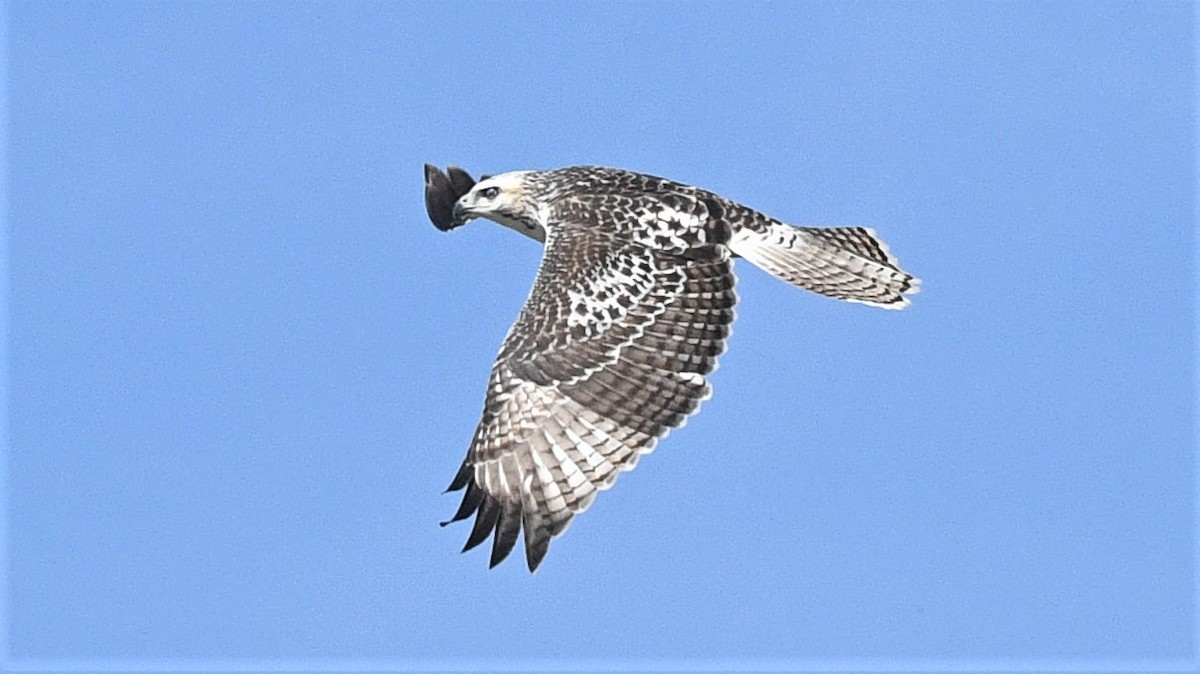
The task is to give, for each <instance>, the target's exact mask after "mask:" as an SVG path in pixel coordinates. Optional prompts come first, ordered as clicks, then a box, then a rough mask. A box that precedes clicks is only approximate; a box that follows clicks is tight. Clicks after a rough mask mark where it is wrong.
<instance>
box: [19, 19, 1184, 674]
mask: <svg viewBox="0 0 1200 674" xmlns="http://www.w3.org/2000/svg"><path fill="white" fill-rule="evenodd" d="M6 11H7V21H6V24H7V29H6V30H7V48H6V54H7V87H6V94H7V95H6V99H5V100H6V101H7V110H6V114H7V118H8V126H7V132H8V135H7V141H6V142H7V151H6V153H5V154H6V156H7V171H8V182H7V187H8V194H7V200H8V210H7V217H6V225H7V226H6V228H5V229H6V241H7V253H8V254H7V258H8V260H7V264H8V271H9V273H8V277H7V278H8V279H9V288H8V297H7V299H8V307H7V309H8V311H7V318H8V331H7V335H8V343H7V350H6V356H7V359H8V363H9V369H8V372H9V377H8V388H7V395H8V404H9V416H8V443H7V445H8V453H7V461H6V463H5V472H6V475H5V478H6V480H7V489H8V492H7V499H8V500H7V503H6V515H7V540H6V543H7V545H6V550H5V552H6V567H5V570H6V572H7V574H8V583H7V589H6V591H7V597H6V598H5V599H6V601H5V602H4V604H5V608H6V616H5V617H6V620H7V625H6V627H7V630H6V635H7V649H8V651H7V652H8V657H9V658H11V660H12V666H14V667H17V666H28V667H35V666H39V665H38V664H37V663H46V662H52V663H53V662H57V663H60V664H61V665H62V667H64V668H69V667H77V668H79V667H82V668H86V667H87V666H90V665H88V664H87V663H97V662H100V663H109V665H110V666H114V665H113V663H118V664H117V665H115V666H117V667H118V668H119V667H120V663H127V664H129V665H130V666H134V665H137V664H138V663H142V666H149V665H145V663H155V662H159V663H163V662H166V663H168V664H169V663H170V662H180V661H186V662H191V663H193V665H194V667H195V668H198V669H204V668H206V667H208V666H210V665H208V664H205V663H212V662H216V661H223V662H226V663H228V662H230V661H237V662H251V663H258V665H259V666H262V665H264V664H265V663H269V662H278V661H285V662H292V663H300V664H297V665H296V666H297V668H303V666H302V665H303V663H304V662H306V661H309V660H310V659H314V658H315V659H320V660H322V661H326V662H335V663H336V662H350V661H355V662H360V663H362V662H367V663H396V666H401V665H402V664H403V663H405V662H408V663H410V664H411V663H413V662H425V663H426V666H431V665H429V663H443V664H444V665H445V666H455V663H458V666H462V663H464V662H467V663H477V664H479V663H483V664H490V665H494V666H501V667H517V666H528V663H529V662H537V661H541V662H551V663H557V664H556V665H554V666H561V665H563V664H565V663H570V662H580V661H586V662H592V663H594V664H595V665H596V666H601V667H620V666H633V665H632V664H631V663H633V664H636V663H642V664H646V663H659V664H660V665H661V664H662V663H669V662H676V663H681V662H682V663H683V664H687V663H689V662H690V663H692V664H693V665H695V664H696V663H705V662H707V663H726V664H730V663H735V662H742V663H745V662H759V663H767V664H771V666H776V667H784V668H786V667H788V666H793V665H794V666H796V667H810V668H812V667H817V665H813V664H811V663H814V662H816V663H831V664H829V666H846V665H845V664H844V663H847V662H849V663H852V664H853V663H855V662H857V663H860V664H862V663H867V664H869V663H872V662H874V663H880V662H883V663H887V662H894V663H900V664H898V665H896V666H898V667H900V666H907V667H909V668H910V669H911V668H913V667H921V666H925V665H921V664H920V663H927V666H929V667H931V668H932V667H937V666H947V665H945V664H944V663H947V662H949V663H955V662H957V663H960V664H962V663H970V662H975V663H980V662H982V663H985V664H984V665H978V666H985V667H986V666H988V665H986V663H988V662H993V663H994V662H1010V663H1018V664H1019V663H1022V662H1025V663H1028V662H1035V663H1036V662H1043V663H1045V662H1059V663H1068V665H1069V663H1075V662H1090V663H1092V665H1091V667H1092V668H1093V669H1097V668H1099V669H1104V668H1106V667H1108V666H1109V665H1106V664H1105V663H1116V664H1113V665H1112V666H1113V667H1114V668H1115V667H1119V666H1124V667H1127V668H1128V667H1142V668H1150V669H1155V668H1158V667H1159V666H1168V665H1171V664H1175V665H1178V664H1179V663H1181V662H1184V663H1186V662H1187V661H1189V659H1191V658H1192V657H1193V655H1194V653H1195V649H1196V641H1195V638H1196V636H1195V635H1196V621H1195V615H1196V592H1195V588H1196V583H1195V573H1194V567H1195V561H1196V560H1195V541H1196V539H1197V531H1196V528H1195V524H1194V514H1195V512H1196V500H1195V486H1196V471H1195V466H1196V461H1195V454H1194V450H1195V444H1196V443H1195V440H1196V434H1195V426H1194V416H1195V412H1196V397H1195V382H1196V379H1195V369H1194V368H1195V353H1196V343H1195V326H1196V322H1195V313H1194V311H1195V298H1196V286H1195V277H1194V265H1195V262H1196V254H1195V224H1196V223H1195V201H1194V191H1195V184H1196V176H1195V171H1194V163H1193V162H1194V152H1195V145H1194V135H1193V134H1194V132H1193V127H1192V118H1191V115H1192V110H1193V106H1194V103H1195V82H1194V79H1193V76H1192V71H1193V62H1194V59H1195V32H1194V23H1195V16H1194V9H1193V8H1191V7H1189V6H1187V5H1184V4H1180V3H1168V2H1159V3H1119V4H1118V3H1036V4H1022V3H917V4H900V3H897V4H891V3H887V4H884V3H866V4H863V3H840V4H831V3H772V4H757V5H752V4H733V3H728V4H715V3H714V4H705V3H697V4H682V3H637V4H627V5H610V4H598V3H592V4H582V5H567V4H565V3H563V4H558V3H554V4H543V3H523V4H513V5H509V4H483V5H480V6H474V7H469V6H460V7H453V6H448V5H441V4H436V5H435V4H432V3H430V4H427V5H416V4H412V5H409V4H402V3H345V4H338V3H271V2H252V3H251V2H242V3H152V2H135V3H122V2H108V3H87V2H60V3H41V2H17V3H11V4H9V5H8V7H7V10H6ZM424 162H434V163H437V164H440V165H445V164H448V163H453V164H458V165H460V166H463V167H465V168H466V169H468V170H469V171H472V172H473V173H475V174H476V175H478V174H479V173H497V172H502V171H505V170H512V169H519V168H552V167H557V166H564V165H570V164H579V163H591V164H603V165H613V166H620V167H625V168H631V169H636V170H642V171H646V172H651V173H656V174H660V175H665V176H668V177H672V178H675V179H678V180H681V181H685V182H690V183H694V184H698V185H702V186H704V187H707V188H709V189H712V190H714V191H717V192H720V193H722V194H724V195H727V196H729V197H730V198H733V199H736V200H738V201H741V202H743V203H746V204H748V205H751V206H753V207H756V208H758V209H760V210H763V211H765V212H767V213H770V214H772V215H775V216H777V217H779V218H781V219H783V220H786V221H788V222H792V223H795V224H806V225H819V224H829V225H846V224H858V225H868V226H872V227H875V228H877V229H878V230H879V232H880V233H881V235H882V236H883V237H884V238H885V240H887V241H888V242H889V243H890V244H891V246H892V249H893V251H894V252H895V253H896V254H897V255H898V256H899V258H900V260H901V261H902V262H903V263H904V265H905V267H906V268H908V269H910V270H911V271H913V272H914V273H916V274H918V275H919V276H921V277H922V278H923V279H924V282H925V289H924V291H923V292H922V294H921V295H919V296H917V297H916V301H915V304H914V306H913V307H912V308H911V310H909V311H907V312H903V313H894V312H885V311H879V310H875V309H871V308H868V307H864V306H860V305H852V304H844V303H839V302H834V301H831V300H828V299H824V298H821V297H817V296H812V295H808V294H805V293H803V292H801V291H798V290H796V289H794V288H791V287H789V286H786V285H784V284H782V283H779V282H777V281H775V280H773V279H771V278H770V277H768V276H766V275H765V274H764V273H761V272H759V271H758V270H756V269H753V268H751V267H749V266H745V265H742V266H740V267H739V275H740V282H739V292H740V294H741V297H742V302H741V304H740V305H739V318H738V322H737V324H736V326H735V330H734V335H733V338H732V341H731V345H730V351H729V352H728V354H727V355H726V356H725V357H724V358H723V360H722V364H721V369H720V371H719V372H717V373H716V374H715V375H714V376H713V378H712V381H713V383H714V386H715V389H716V393H715V396H714V397H713V399H712V400H710V401H709V402H708V403H706V405H705V408H704V411H703V413H702V414H700V415H699V416H697V417H695V418H693V419H692V421H691V422H690V423H689V424H688V426H687V427H686V428H685V429H683V430H681V431H678V432H676V433H673V434H672V435H671V437H670V438H669V439H668V440H667V441H666V442H665V443H663V444H662V445H661V446H660V448H659V449H658V450H657V451H656V452H655V453H654V454H653V455H651V456H650V457H647V458H646V459H644V460H643V461H642V463H641V464H640V465H639V467H638V469H637V470H636V471H634V472H632V473H629V474H627V475H625V476H624V477H622V479H621V481H620V483H619V484H618V486H617V487H616V488H615V489H614V490H613V491H611V492H608V493H605V494H604V495H602V497H601V498H599V499H598V500H597V502H596V505H595V506H593V508H592V509H591V510H589V511H588V512H587V513H586V514H584V515H582V516H581V517H579V518H578V519H577V521H576V522H575V523H574V524H573V525H572V527H571V530H570V532H569V533H568V534H567V535H566V536H564V537H563V538H561V539H558V540H556V541H555V543H554V544H553V546H552V547H551V550H550V554H549V556H548V557H547V559H546V561H545V563H544V564H543V566H542V568H541V569H540V570H539V572H538V573H537V574H536V575H533V576H530V575H529V574H528V573H527V572H526V570H525V569H524V567H523V565H522V564H521V560H519V559H517V558H514V559H512V560H510V561H509V562H507V563H505V564H504V565H502V566H501V567H498V568H497V569H495V570H492V571H488V570H487V559H486V552H476V553H474V554H467V555H459V554H458V550H459V548H460V547H461V545H462V543H463V540H464V539H465V537H466V535H467V530H468V528H469V527H468V526H466V525H460V526H457V527H453V528H447V529H440V528H439V527H438V526H437V522H438V521H439V520H441V519H445V518H446V517H448V516H449V515H450V514H451V513H452V512H453V511H454V509H455V507H456V506H457V501H458V499H457V498H456V497H454V496H449V495H442V494H441V493H440V492H441V490H442V489H443V488H444V487H445V485H446V484H447V483H448V482H449V480H450V478H451V477H452V476H453V474H454V471H455V469H456V468H457V467H458V464H459V462H460V461H461V459H462V456H463V453H464V452H465V450H466V447H467V443H468V441H469V439H470V436H471V433H472V431H473V430H474V426H475V424H476V422H477V420H478V415H479V412H480V407H481V403H482V398H483V390H484V384H485V381H486V378H487V374H488V370H489V368H490V366H491V362H492V359H493V358H494V356H495V354H496V351H497V348H498V346H499V344H500V341H501V340H502V339H503V337H504V335H505V332H506V331H507V329H508V327H509V325H510V324H511V322H512V320H513V319H514V318H515V316H516V314H517V312H518V310H519V308H520V306H521V303H522V302H523V301H524V297H525V294H526V292H527V290H528V288H529V285H530V283H531V282H532V278H533V275H534V272H535V269H536V265H537V262H538V258H539V254H540V249H539V247H538V246H537V244H535V243H533V242H532V241H529V240H527V239H524V238H521V237H518V236H516V235H514V234H513V233H512V232H509V231H507V230H503V229H501V228H500V227H497V226H494V225H492V224H490V223H486V222H479V223H475V224H473V225H472V226H469V227H467V228H464V229H461V230H457V231H455V232H453V233H451V234H444V233H441V232H438V231H437V230H435V229H434V228H433V226H432V225H431V224H430V223H429V222H428V221H427V219H426V217H425V214H424V210H423V204H422V195H421V189H422V177H421V175H422V174H421V166H422V164H423V163H424ZM414 658H415V660H414ZM341 659H349V660H345V661H343V660H341ZM70 663H75V664H73V665H72V664H70ZM80 663H83V664H80ZM197 663H198V664H197ZM522 663H524V664H522ZM788 663H792V665H788ZM805 663H809V664H805ZM838 663H842V664H838ZM913 663H916V664H913ZM938 663H943V664H942V665H939V664H938ZM1096 663H1099V664H1096ZM1122 663H1124V664H1122ZM1131 663H1132V664H1131ZM1147 663H1148V664H1147ZM164 666H166V665H164ZM380 666H382V665H380ZM681 666H682V665H681ZM864 666H866V665H864ZM951 666H952V665H951ZM963 666H966V665H963ZM1081 666H1082V665H1081Z"/></svg>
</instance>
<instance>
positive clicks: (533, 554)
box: [525, 521, 550, 573]
mask: <svg viewBox="0 0 1200 674" xmlns="http://www.w3.org/2000/svg"><path fill="white" fill-rule="evenodd" d="M549 550H550V535H549V532H547V531H546V530H545V529H543V528H542V527H540V526H537V525H535V524H533V523H532V522H529V521H526V522H525V565H526V566H528V567H529V573H533V572H534V571H537V568H538V565H540V564H541V563H542V560H543V559H545V557H546V552H548V551H549Z"/></svg>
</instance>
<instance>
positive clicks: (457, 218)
mask: <svg viewBox="0 0 1200 674" xmlns="http://www.w3.org/2000/svg"><path fill="white" fill-rule="evenodd" d="M466 201H467V197H466V196H465V195H464V196H463V197H462V198H460V199H459V200H458V201H455V202H454V211H453V214H454V226H455V227H459V226H461V225H464V224H466V222H467V221H468V220H470V219H471V218H472V217H474V216H472V215H471V207H470V206H468V205H467V203H466Z"/></svg>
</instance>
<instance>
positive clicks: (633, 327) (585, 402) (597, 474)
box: [425, 164, 919, 572]
mask: <svg viewBox="0 0 1200 674" xmlns="http://www.w3.org/2000/svg"><path fill="white" fill-rule="evenodd" d="M425 205H426V209H427V211H428V214H429V218H430V220H432V221H433V223H434V225H436V226H437V227H438V228H439V229H441V230H443V231H447V230H450V229H453V228H455V227H457V226H460V225H462V224H464V223H466V222H467V221H469V220H472V219H474V218H486V219H488V220H492V221H494V222H497V223H499V224H501V225H504V226H505V227H509V228H511V229H514V230H516V231H518V232H520V233H522V234H524V235H526V236H529V237H531V238H533V239H535V240H537V241H539V242H542V243H544V244H545V251H544V253H543V256H542V262H541V267H540V268H539V270H538V274H537V278H536V279H535V280H534V283H533V289H532V290H531V291H530V293H529V298H528V299H527V300H526V302H525V306H524V307H523V308H522V309H521V313H520V316H518V317H517V321H516V323H515V324H514V325H513V326H512V328H511V329H510V330H509V332H508V336H507V337H505V339H504V343H503V346H502V347H501V348H500V354H499V356H498V357H497V358H496V363H495V365H494V366H493V368H492V373H491V377H490V378H489V380H488V385H487V395H486V398H485V401H484V408H483V418H482V420H481V421H480V422H479V426H478V428H477V430H476V431H475V435H474V438H473V439H472V441H471V446H470V449H468V451H467V456H466V459H464V460H463V462H462V466H461V467H460V468H459V470H458V473H457V474H456V475H455V477H454V480H453V481H452V482H451V484H450V487H449V489H448V490H447V491H457V490H463V489H465V490H466V491H465V493H464V495H463V499H462V504H461V506H460V507H459V508H458V511H457V512H456V513H454V516H453V517H451V518H450V520H448V521H447V522H442V524H443V525H446V524H449V523H450V522H457V521H459V520H463V519H467V518H468V517H470V516H472V515H474V517H475V521H474V526H473V527H472V529H471V533H470V535H469V536H468V537H467V542H466V546H465V547H464V548H463V551H464V552H465V551H467V550H470V549H472V548H474V547H475V546H477V545H479V544H480V543H482V542H484V541H485V540H486V539H487V538H488V537H489V536H492V538H493V541H492V552H491V566H493V567H494V566H495V565H497V564H499V563H500V562H501V561H503V560H504V559H505V558H506V557H507V556H508V555H509V553H510V552H511V551H512V549H513V547H514V546H515V545H516V542H517V537H518V534H519V533H520V532H522V531H523V532H524V540H525V560H526V563H527V565H528V567H529V570H530V571H531V572H532V571H534V570H536V569H537V567H538V565H539V564H540V563H541V561H542V559H543V558H544V557H545V555H546V551H547V550H548V549H549V546H550V540H551V539H552V538H554V537H555V536H559V535H561V534H562V533H563V532H564V531H566V529H567V526H568V525H569V524H570V523H571V519H572V518H573V517H574V516H575V515H577V514H578V513H580V512H583V511H584V510H585V509H587V507H588V506H589V505H591V503H592V501H593V500H594V499H595V498H596V494H597V493H599V492H600V491H603V490H605V489H608V488H609V487H611V486H612V485H613V483H614V482H615V481H616V479H617V476H618V475H619V474H620V473H621V472H622V471H627V470H630V469H632V468H633V467H634V466H635V465H636V464H637V461H638V458H639V457H640V456H641V455H643V454H646V453H648V452H650V451H651V450H653V449H654V447H655V445H656V444H657V443H658V442H659V440H661V439H662V438H663V437H664V436H666V435H667V433H668V432H670V431H671V429H674V428H679V427H680V426H682V425H683V424H684V422H685V421H686V420H687V418H688V417H689V416H690V415H692V414H694V413H695V412H696V411H697V410H698V409H699V407H700V404H701V402H703V401H705V400H707V399H708V398H709V397H710V396H711V394H712V387H711V386H710V385H709V383H708V380H707V379H706V375H708V374H709V373H711V372H712V371H713V370H714V369H715V368H716V366H717V358H718V357H719V356H720V355H721V353H722V352H724V351H725V341H726V338H728V337H729V331H730V324H731V323H733V319H734V305H735V304H736V303H737V294H736V293H735V292H734V282H735V278H734V273H733V264H734V259H735V258H738V257H740V258H743V259H745V260H748V261H749V262H751V263H752V264H754V265H756V266H758V267H760V268H762V269H763V270H765V271H766V272H768V273H769V274H771V275H772V276H775V277H777V278H780V279H783V280H784V281H787V282H788V283H791V284H793V285H796V286H799V287H801V288H804V289H806V290H811V291H813V292H816V293H820V294H822V295H827V296H830V297H834V298H837V299H840V300H846V301H849V302H859V303H862V304H869V305H872V306H876V307H883V308H885V309H902V308H904V307H906V306H908V303H909V299H908V298H907V297H906V295H909V294H913V293H916V292H917V290H918V289H919V281H918V279H916V278H914V277H913V276H912V275H911V274H909V273H908V272H906V271H904V270H903V269H901V267H900V265H899V263H898V262H897V261H896V258H895V257H893V256H892V254H891V253H890V252H888V248H887V246H886V245H885V244H884V243H883V242H882V241H881V240H880V239H879V237H878V236H876V234H875V232H874V231H872V230H870V229H867V228H864V227H828V228H813V227H794V226H792V225H788V224H785V223H783V222H780V221H778V220H775V219H774V218H771V217H769V216H766V215H764V214H762V213H759V212H758V211H755V210H753V209H751V208H748V207H746V206H743V205H741V204H738V203H735V202H733V201H730V200H728V199H726V198H724V197H721V196H719V195H717V194H714V193H712V192H709V191H706V190H703V189H699V188H697V187H692V186H689V185H684V184H681V183H678V182H674V181H671V180H666V179H663V178H658V177H655V176H651V175H645V174H642V173H635V172H633V171H625V170H620V169H612V168H600V167H595V166H573V167H569V168H562V169H556V170H550V171H514V172H511V173H504V174H501V175H497V176H494V177H488V176H484V177H483V178H482V179H481V180H480V181H479V182H478V183H476V182H475V180H474V179H472V178H471V176H470V175H469V174H468V173H467V172H465V171H463V170H462V169H459V168H457V167H450V168H449V170H448V171H447V172H446V173H443V172H442V171H441V170H440V169H438V168H436V167H434V166H431V165H428V164H427V165H426V166H425Z"/></svg>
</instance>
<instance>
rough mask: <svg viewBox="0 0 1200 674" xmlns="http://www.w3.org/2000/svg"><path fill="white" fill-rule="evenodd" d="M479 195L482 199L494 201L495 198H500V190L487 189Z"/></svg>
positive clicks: (495, 188) (494, 188)
mask: <svg viewBox="0 0 1200 674" xmlns="http://www.w3.org/2000/svg"><path fill="white" fill-rule="evenodd" d="M480 194H482V195H483V198H484V199H495V198H496V197H498V196H500V188H499V187H489V188H487V189H486V190H484V191H482V192H480Z"/></svg>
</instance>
